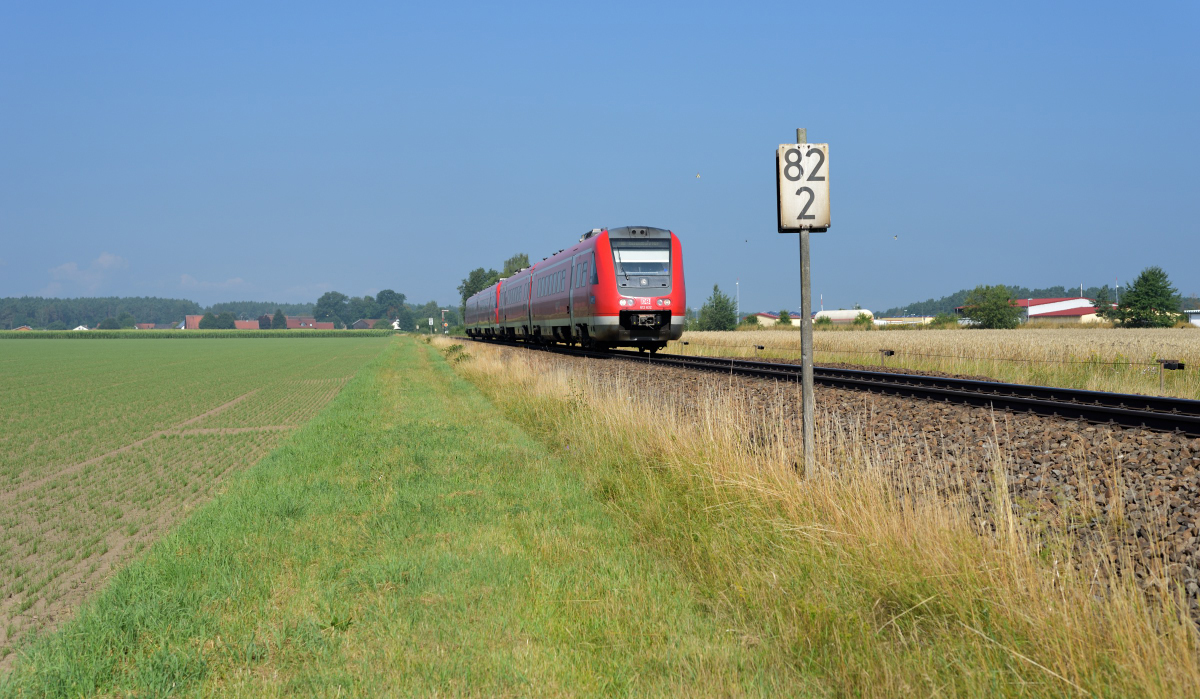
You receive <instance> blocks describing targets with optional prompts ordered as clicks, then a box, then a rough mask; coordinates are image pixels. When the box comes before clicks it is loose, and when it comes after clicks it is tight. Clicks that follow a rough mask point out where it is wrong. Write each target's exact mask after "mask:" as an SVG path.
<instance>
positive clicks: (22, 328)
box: [13, 325, 33, 333]
mask: <svg viewBox="0 0 1200 699" xmlns="http://www.w3.org/2000/svg"><path fill="white" fill-rule="evenodd" d="M31 330H33V328H31V327H29V326H28V325H21V326H18V327H15V328H13V332H24V333H27V332H29V331H31Z"/></svg>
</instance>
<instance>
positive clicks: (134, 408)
mask: <svg viewBox="0 0 1200 699" xmlns="http://www.w3.org/2000/svg"><path fill="white" fill-rule="evenodd" d="M387 342H388V340H387V339H386V338H362V339H336V338H333V339H321V340H303V339H292V340H290V341H287V342H282V341H277V340H256V339H243V340H240V341H238V342H231V341H225V340H206V339H195V340H190V341H187V342H85V343H77V342H60V341H53V340H27V341H23V342H5V343H0V395H2V396H3V397H4V400H3V401H0V426H2V428H0V663H5V664H7V663H6V662H5V659H9V656H11V654H12V651H13V649H14V648H15V647H17V646H18V645H19V644H20V643H21V642H22V639H23V638H25V637H26V636H27V635H28V634H29V633H31V632H36V631H38V630H39V629H41V628H44V627H47V626H52V625H54V624H56V623H57V622H58V620H59V619H61V618H63V617H64V616H66V615H69V613H70V611H71V609H72V608H73V607H74V606H76V605H77V604H78V603H79V602H80V601H81V600H82V599H83V598H84V597H86V595H87V594H88V593H89V592H91V591H93V590H95V589H96V588H97V586H98V585H99V584H100V583H101V582H102V581H103V579H104V578H106V577H107V576H108V575H110V574H111V572H112V571H113V570H115V569H117V568H118V567H119V566H121V565H122V564H123V563H125V562H127V561H128V560H130V559H131V558H132V557H133V556H134V555H135V554H137V552H139V551H140V550H142V549H143V548H144V547H145V546H146V544H147V543H148V542H150V541H153V540H154V539H155V538H156V537H157V536H159V535H160V534H161V533H162V532H164V531H165V530H167V529H168V528H169V527H170V526H171V525H172V524H174V523H175V522H178V521H179V520H180V519H181V518H182V517H183V516H184V515H185V514H186V513H187V512H188V511H189V510H190V509H191V508H193V507H194V506H195V505H197V504H198V503H202V502H204V501H206V500H207V499H209V498H210V497H211V496H212V494H213V493H214V491H215V490H216V489H218V488H219V487H220V484H221V483H222V482H223V480H224V479H225V478H226V477H227V476H228V475H229V474H231V473H235V472H237V471H239V470H241V469H244V468H245V467H247V466H248V465H250V464H253V463H254V462H256V461H257V460H258V459H260V458H261V457H262V456H263V455H264V454H266V453H268V452H269V451H270V450H271V449H272V448H274V447H275V446H276V445H278V444H279V443H280V442H281V441H282V440H283V439H284V438H286V436H287V435H288V434H290V433H291V432H293V431H294V430H295V429H296V428H297V427H299V426H300V425H303V424H304V423H306V422H307V421H308V420H310V419H311V418H312V416H313V415H315V414H316V413H317V411H319V410H320V409H321V407H322V406H324V405H325V403H327V402H328V401H329V400H330V399H331V398H332V397H333V396H334V395H336V394H337V392H338V391H339V390H340V389H341V387H342V386H344V385H345V383H346V382H347V381H348V380H349V379H350V377H351V376H353V375H354V373H355V372H356V371H357V370H358V369H359V368H360V367H361V366H362V365H363V364H364V363H365V362H366V361H368V360H369V359H370V358H371V357H373V356H375V355H377V354H379V352H380V351H381V350H382V349H383V348H384V346H385V345H386V344H387Z"/></svg>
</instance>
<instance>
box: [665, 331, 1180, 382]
mask: <svg viewBox="0 0 1200 699" xmlns="http://www.w3.org/2000/svg"><path fill="white" fill-rule="evenodd" d="M681 342H688V343H689V344H688V345H686V346H684V345H682V344H680V343H678V342H676V343H671V346H670V347H669V348H668V351H670V352H686V353H689V354H710V355H717V356H740V357H753V356H762V357H786V358H795V359H798V358H799V356H800V333H799V332H792V331H778V330H757V331H735V332H689V333H686V334H685V335H684V337H683V338H681ZM756 345H761V346H763V347H764V348H765V349H764V350H756V349H755V346H756ZM813 348H814V350H815V361H816V362H817V363H818V364H819V363H822V362H844V363H849V364H866V365H876V366H877V365H879V363H880V357H879V350H881V349H891V350H895V352H896V354H895V356H892V357H888V358H887V360H886V362H887V365H888V366H892V367H904V368H908V369H916V370H925V371H942V372H947V373H951V374H964V375H972V376H989V377H992V378H995V379H998V380H1001V381H1007V382H1012V383H1026V384H1037V385H1044V386H1061V387H1064V388H1082V389H1088V390H1094V391H1117V392H1121V393H1143V394H1152V395H1160V394H1161V395H1170V396H1178V397H1180V398H1192V399H1200V371H1197V370H1198V369H1200V329H1196V328H1193V327H1187V328H1168V329H1145V330H1124V329H1111V328H1096V329H1084V328H1064V329H1018V330H961V329H957V330H907V331H906V330H887V331H875V332H829V331H818V332H815V333H813ZM1156 359H1178V360H1182V361H1184V362H1186V364H1187V369H1186V370H1184V371H1172V372H1167V374H1166V377H1165V378H1166V381H1165V384H1166V385H1165V390H1163V391H1161V392H1160V390H1159V366H1158V364H1157V363H1156V361H1155V360H1156Z"/></svg>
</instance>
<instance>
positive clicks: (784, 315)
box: [775, 308, 792, 325]
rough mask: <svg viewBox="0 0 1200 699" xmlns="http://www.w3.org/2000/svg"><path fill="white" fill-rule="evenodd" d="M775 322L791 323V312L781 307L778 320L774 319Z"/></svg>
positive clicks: (781, 323)
mask: <svg viewBox="0 0 1200 699" xmlns="http://www.w3.org/2000/svg"><path fill="white" fill-rule="evenodd" d="M775 324H776V325H791V324H792V314H791V313H788V310H787V309H786V308H785V309H783V310H782V311H780V312H779V320H777V321H775Z"/></svg>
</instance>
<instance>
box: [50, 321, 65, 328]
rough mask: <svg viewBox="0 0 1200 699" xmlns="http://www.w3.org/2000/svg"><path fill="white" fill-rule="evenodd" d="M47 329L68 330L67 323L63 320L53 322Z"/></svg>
mask: <svg viewBox="0 0 1200 699" xmlns="http://www.w3.org/2000/svg"><path fill="white" fill-rule="evenodd" d="M46 329H47V330H66V329H67V324H66V323H64V322H62V321H61V320H56V321H54V322H53V323H51V324H49V325H47V326H46Z"/></svg>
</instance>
